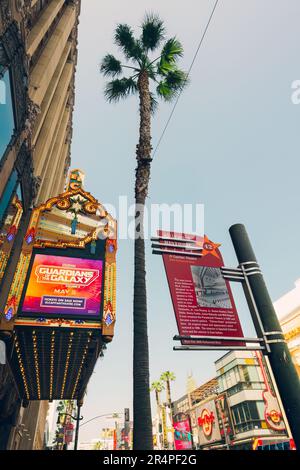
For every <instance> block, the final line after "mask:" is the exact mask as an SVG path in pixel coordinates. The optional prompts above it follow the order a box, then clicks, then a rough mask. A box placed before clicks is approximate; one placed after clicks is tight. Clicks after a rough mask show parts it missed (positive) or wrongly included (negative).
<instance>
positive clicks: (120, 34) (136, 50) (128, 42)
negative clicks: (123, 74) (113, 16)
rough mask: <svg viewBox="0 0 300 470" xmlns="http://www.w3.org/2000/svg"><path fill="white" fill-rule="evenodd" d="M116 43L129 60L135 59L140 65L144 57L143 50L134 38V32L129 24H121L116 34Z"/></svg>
mask: <svg viewBox="0 0 300 470" xmlns="http://www.w3.org/2000/svg"><path fill="white" fill-rule="evenodd" d="M115 43H116V44H117V46H119V47H120V48H121V49H122V50H123V52H124V54H125V56H126V58H127V59H134V60H136V61H138V62H139V63H140V61H141V60H142V58H143V56H144V51H143V48H142V46H141V44H140V42H139V41H137V40H136V39H135V38H134V36H133V30H132V29H131V28H130V26H128V25H127V24H119V25H118V26H117V28H116V32H115Z"/></svg>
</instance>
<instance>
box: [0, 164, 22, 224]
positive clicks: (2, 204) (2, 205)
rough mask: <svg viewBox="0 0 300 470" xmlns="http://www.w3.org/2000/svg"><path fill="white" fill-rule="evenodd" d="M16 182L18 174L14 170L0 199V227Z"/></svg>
mask: <svg viewBox="0 0 300 470" xmlns="http://www.w3.org/2000/svg"><path fill="white" fill-rule="evenodd" d="M17 182H18V173H17V172H16V170H14V171H13V172H12V173H11V175H10V177H9V178H8V181H7V183H6V186H5V189H4V191H3V194H2V196H1V199H0V226H1V225H2V222H3V217H4V215H5V214H6V211H7V209H8V207H9V203H10V201H11V199H12V196H13V194H14V192H15V191H16V187H17Z"/></svg>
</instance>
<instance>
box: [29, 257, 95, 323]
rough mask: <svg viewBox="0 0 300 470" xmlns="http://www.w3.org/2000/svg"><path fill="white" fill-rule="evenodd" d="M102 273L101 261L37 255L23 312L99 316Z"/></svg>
mask: <svg viewBox="0 0 300 470" xmlns="http://www.w3.org/2000/svg"><path fill="white" fill-rule="evenodd" d="M102 270H103V261H102V260H94V259H83V258H72V257H67V256H51V255H46V254H45V255H44V254H36V255H35V257H34V261H33V264H32V269H31V273H30V277H29V282H28V286H27V290H26V294H25V298H24V302H23V306H22V312H23V313H24V314H31V313H40V314H45V315H47V314H48V315H53V314H62V313H63V314H64V315H65V316H69V315H71V316H74V315H80V316H81V317H84V316H97V315H99V311H100V304H101V287H102Z"/></svg>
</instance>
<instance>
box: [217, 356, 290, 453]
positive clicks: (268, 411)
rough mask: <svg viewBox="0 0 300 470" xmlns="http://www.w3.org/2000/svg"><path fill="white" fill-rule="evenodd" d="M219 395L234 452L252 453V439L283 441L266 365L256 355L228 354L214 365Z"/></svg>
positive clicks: (279, 413)
mask: <svg viewBox="0 0 300 470" xmlns="http://www.w3.org/2000/svg"><path fill="white" fill-rule="evenodd" d="M215 364H216V370H217V378H218V382H219V394H225V395H226V398H227V403H228V408H229V415H230V417H229V419H230V421H231V426H230V431H229V432H228V434H230V442H229V441H227V443H229V445H230V447H231V448H234V449H238V450H239V449H252V445H253V441H254V440H255V439H256V438H263V439H268V440H270V441H276V440H282V439H286V438H287V431H286V427H285V422H284V417H283V414H282V410H281V408H280V406H279V403H278V400H277V398H276V392H275V389H274V385H273V381H272V380H271V376H270V373H269V369H268V367H267V364H266V362H265V360H264V358H263V356H262V354H261V352H259V351H231V352H229V353H227V354H226V355H225V356H223V357H222V358H221V359H219V360H218V361H216V363H215Z"/></svg>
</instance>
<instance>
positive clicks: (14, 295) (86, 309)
mask: <svg viewBox="0 0 300 470" xmlns="http://www.w3.org/2000/svg"><path fill="white" fill-rule="evenodd" d="M82 184H83V174H82V172H81V171H80V170H73V171H72V172H71V175H70V180H69V184H68V185H67V190H66V191H65V192H64V193H62V194H60V195H58V196H56V197H52V198H51V199H49V200H48V201H46V202H45V203H44V204H42V205H40V206H39V207H36V208H35V209H33V211H32V215H31V219H30V223H29V226H28V229H27V232H26V235H25V237H24V240H23V244H22V250H21V254H20V257H19V261H18V264H17V267H16V270H15V274H14V277H13V281H12V284H11V286H10V291H9V295H8V298H7V302H6V305H5V309H4V312H2V328H3V327H4V329H7V330H12V332H13V337H14V349H13V353H12V357H11V362H12V370H13V371H14V375H15V380H16V382H17V383H18V386H19V391H20V396H24V397H26V398H27V399H28V400H52V399H79V400H80V399H82V397H83V394H84V390H85V388H86V385H87V382H88V380H89V377H90V375H91V373H92V370H93V368H94V365H95V363H96V361H97V358H98V357H99V355H103V350H104V349H105V343H107V342H110V341H111V340H112V338H113V335H114V325H115V321H116V251H117V241H116V233H117V224H116V221H115V220H114V219H113V218H112V217H111V215H110V214H109V213H108V212H107V211H106V209H105V207H104V206H103V205H102V204H101V203H99V202H98V201H97V199H95V198H94V197H93V196H92V195H91V194H90V193H88V192H86V191H85V190H84V189H83V187H82ZM20 215H21V210H20V211H18V208H17V209H16V215H15V219H14V221H13V222H14V224H15V227H16V230H17V228H18V222H19V217H20ZM16 230H15V231H14V230H13V229H12V228H11V230H9V231H8V232H7V234H6V235H5V236H6V238H5V239H2V246H6V245H7V244H8V243H11V240H13V238H14V236H15V232H16ZM6 251H7V250H6ZM1 261H2V263H4V262H5V260H1Z"/></svg>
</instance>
